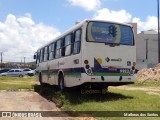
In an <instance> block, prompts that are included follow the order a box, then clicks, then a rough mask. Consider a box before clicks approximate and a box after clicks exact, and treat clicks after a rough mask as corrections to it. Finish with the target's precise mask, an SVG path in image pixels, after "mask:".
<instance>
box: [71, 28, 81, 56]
mask: <svg viewBox="0 0 160 120" xmlns="http://www.w3.org/2000/svg"><path fill="white" fill-rule="evenodd" d="M79 30H80V39H79V41H75V38H76V37H75V35H76V32H77V31H79ZM81 42H82V28H78V29H76V30H75V31H74V34H73V43H72V46H73V47H72V54H73V55H76V54H79V53H80V52H81ZM75 43H79V52H78V53H74V44H75Z"/></svg>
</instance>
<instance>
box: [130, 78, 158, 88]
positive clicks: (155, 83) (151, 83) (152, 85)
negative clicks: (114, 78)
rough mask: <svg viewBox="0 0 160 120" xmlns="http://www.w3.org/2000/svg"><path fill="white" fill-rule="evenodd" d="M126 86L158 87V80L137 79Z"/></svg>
mask: <svg viewBox="0 0 160 120" xmlns="http://www.w3.org/2000/svg"><path fill="white" fill-rule="evenodd" d="M128 86H133V87H134V86H137V87H138V86H139V87H160V82H153V81H146V82H144V83H142V81H139V80H137V81H136V82H135V83H134V84H130V85H128Z"/></svg>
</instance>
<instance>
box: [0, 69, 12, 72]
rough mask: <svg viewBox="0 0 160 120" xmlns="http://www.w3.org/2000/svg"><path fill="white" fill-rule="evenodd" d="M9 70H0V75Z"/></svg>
mask: <svg viewBox="0 0 160 120" xmlns="http://www.w3.org/2000/svg"><path fill="white" fill-rule="evenodd" d="M9 70H10V69H3V70H0V73H4V72H8V71H9Z"/></svg>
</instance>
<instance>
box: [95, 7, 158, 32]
mask: <svg viewBox="0 0 160 120" xmlns="http://www.w3.org/2000/svg"><path fill="white" fill-rule="evenodd" d="M93 19H99V20H108V21H114V22H121V23H128V22H134V23H137V24H138V32H140V31H146V30H150V29H155V30H157V29H158V28H157V17H155V16H148V17H147V18H146V20H145V21H142V20H141V19H140V18H136V17H135V18H132V15H131V14H130V13H129V12H127V11H126V10H123V9H122V10H119V11H113V10H109V9H108V8H103V9H100V10H98V11H97V12H96V13H95V15H94V16H93Z"/></svg>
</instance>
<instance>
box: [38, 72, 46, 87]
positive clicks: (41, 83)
mask: <svg viewBox="0 0 160 120" xmlns="http://www.w3.org/2000/svg"><path fill="white" fill-rule="evenodd" d="M39 83H40V85H41V86H42V87H45V86H46V84H45V83H43V81H42V74H41V73H40V74H39Z"/></svg>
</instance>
